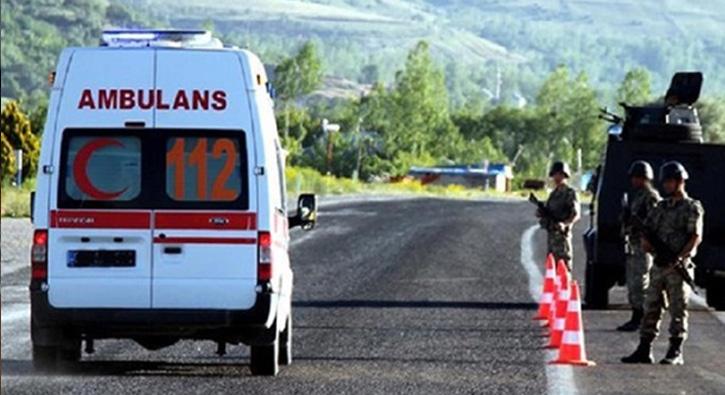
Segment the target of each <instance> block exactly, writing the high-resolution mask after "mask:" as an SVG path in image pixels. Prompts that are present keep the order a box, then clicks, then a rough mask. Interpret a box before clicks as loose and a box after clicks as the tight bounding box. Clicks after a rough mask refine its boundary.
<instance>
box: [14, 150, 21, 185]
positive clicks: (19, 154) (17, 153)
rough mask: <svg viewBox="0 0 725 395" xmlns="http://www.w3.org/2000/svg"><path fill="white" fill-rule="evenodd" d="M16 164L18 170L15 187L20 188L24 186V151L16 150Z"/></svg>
mask: <svg viewBox="0 0 725 395" xmlns="http://www.w3.org/2000/svg"><path fill="white" fill-rule="evenodd" d="M15 163H16V167H17V169H18V170H17V173H15V186H16V187H18V188H20V186H21V185H22V184H23V150H21V149H18V150H15Z"/></svg>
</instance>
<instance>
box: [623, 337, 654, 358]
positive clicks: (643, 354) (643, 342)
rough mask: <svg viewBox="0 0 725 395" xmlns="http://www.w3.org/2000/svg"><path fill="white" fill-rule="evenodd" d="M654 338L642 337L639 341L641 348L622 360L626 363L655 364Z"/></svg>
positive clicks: (638, 347)
mask: <svg viewBox="0 0 725 395" xmlns="http://www.w3.org/2000/svg"><path fill="white" fill-rule="evenodd" d="M653 340H654V337H653V336H642V337H640V339H639V346H637V349H636V350H635V351H634V353H632V355H630V356H627V357H624V358H622V362H624V363H654V362H655V359H654V357H653V356H652V341H653Z"/></svg>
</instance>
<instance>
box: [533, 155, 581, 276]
mask: <svg viewBox="0 0 725 395" xmlns="http://www.w3.org/2000/svg"><path fill="white" fill-rule="evenodd" d="M570 175H571V172H570V171H569V165H567V164H566V163H564V162H554V164H553V165H552V166H551V170H550V171H549V177H551V178H552V179H553V180H554V185H555V187H554V190H553V191H551V194H549V199H548V200H547V201H546V207H547V209H548V210H549V212H550V213H551V216H550V217H549V216H545V215H544V213H542V212H541V210H537V211H536V216H537V217H539V224H541V227H542V228H544V229H546V231H547V233H548V238H547V246H548V252H549V253H551V254H552V255H554V258H556V260H557V261H559V260H563V261H564V263H565V264H566V267H567V269H569V271H571V269H572V264H571V261H572V257H573V256H572V244H571V234H572V232H571V228H572V226H573V225H574V223H575V222H576V221H577V220H578V219H579V198H578V197H577V193H576V191H575V190H574V188H572V187H570V186H569V185H568V184H567V182H566V181H567V179H568V178H569V176H570Z"/></svg>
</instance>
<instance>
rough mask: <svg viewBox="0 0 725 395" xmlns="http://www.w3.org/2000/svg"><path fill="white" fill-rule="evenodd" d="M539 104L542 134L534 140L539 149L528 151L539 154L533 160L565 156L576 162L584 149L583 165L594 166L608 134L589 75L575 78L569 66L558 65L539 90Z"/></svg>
mask: <svg viewBox="0 0 725 395" xmlns="http://www.w3.org/2000/svg"><path fill="white" fill-rule="evenodd" d="M537 105H538V108H537V116H536V117H537V118H538V120H537V122H536V124H537V125H536V126H535V130H537V132H538V134H537V135H536V136H532V139H531V140H530V143H532V144H535V145H536V147H537V149H536V152H534V151H533V150H529V151H528V155H535V156H537V157H538V158H536V159H535V160H533V162H535V163H539V164H541V163H547V162H548V159H561V160H565V161H568V162H570V163H572V162H573V160H574V159H575V158H576V156H575V155H576V153H577V151H578V150H581V152H582V159H583V160H582V165H583V167H584V168H592V167H594V166H595V165H596V164H597V163H598V162H599V160H600V158H601V152H602V148H603V146H604V141H605V136H604V133H603V127H602V123H601V121H600V120H598V119H597V111H598V108H599V102H598V100H597V95H596V92H595V91H594V90H593V89H592V88H591V87H590V86H589V81H588V78H587V76H586V74H584V73H580V74H579V75H578V76H576V77H575V78H573V79H572V78H571V77H570V76H569V70H568V69H567V68H566V67H563V66H561V67H558V68H557V69H556V70H554V72H552V73H551V74H550V75H549V77H548V78H547V79H546V81H545V82H544V84H543V85H542V87H541V89H540V90H539V94H538V96H537ZM542 155H543V156H542ZM546 157H548V158H546Z"/></svg>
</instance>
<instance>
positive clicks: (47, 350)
mask: <svg viewBox="0 0 725 395" xmlns="http://www.w3.org/2000/svg"><path fill="white" fill-rule="evenodd" d="M57 353H58V349H57V348H56V347H47V346H38V345H35V344H33V369H35V370H36V371H38V372H50V371H53V370H55V366H56V365H55V357H56V355H57Z"/></svg>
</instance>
